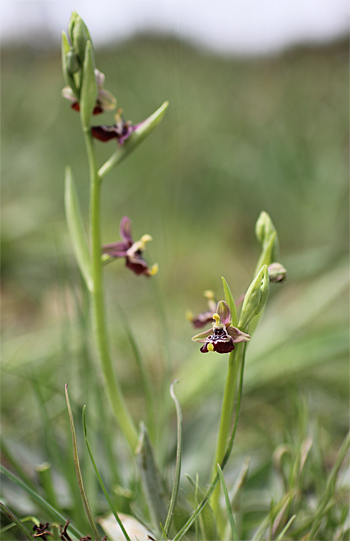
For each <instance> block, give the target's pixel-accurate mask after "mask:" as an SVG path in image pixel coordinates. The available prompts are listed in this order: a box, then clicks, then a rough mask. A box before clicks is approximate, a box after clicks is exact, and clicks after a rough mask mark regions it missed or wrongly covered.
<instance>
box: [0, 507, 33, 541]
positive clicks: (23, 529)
mask: <svg viewBox="0 0 350 541" xmlns="http://www.w3.org/2000/svg"><path fill="white" fill-rule="evenodd" d="M0 510H1V511H2V512H3V513H4V515H6V516H7V517H8V518H9V519H10V520H12V522H13V523H14V524H16V526H17V528H18V529H19V530H20V531H21V532H22V533H23V534H24V535H25V536H26V538H27V539H30V540H31V541H35V538H34V536H33V535H32V534H31V532H30V531H29V530H28V528H27V526H25V525H24V524H23V522H21V521H20V520H19V518H17V517H16V515H14V514H13V513H12V511H10V510H9V509H8V508H7V507H6V506H5V505H4V504H3V503H1V502H0Z"/></svg>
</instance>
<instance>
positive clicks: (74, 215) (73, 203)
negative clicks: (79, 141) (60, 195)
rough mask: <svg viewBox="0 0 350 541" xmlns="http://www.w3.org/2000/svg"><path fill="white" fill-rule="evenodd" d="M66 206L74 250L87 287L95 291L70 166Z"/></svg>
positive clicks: (66, 186) (67, 171)
mask: <svg viewBox="0 0 350 541" xmlns="http://www.w3.org/2000/svg"><path fill="white" fill-rule="evenodd" d="M65 207H66V218H67V225H68V230H69V234H70V237H71V241H72V245H73V251H74V254H75V257H76V260H77V263H78V266H79V269H80V271H81V273H82V275H83V277H84V279H85V282H86V285H87V288H88V289H89V291H90V292H92V291H93V280H92V269H91V258H90V252H89V248H88V244H87V239H86V235H85V231H84V226H83V220H82V216H81V212H80V208H79V203H78V198H77V194H76V190H75V185H74V180H73V175H72V171H71V168H70V167H67V168H66V182H65Z"/></svg>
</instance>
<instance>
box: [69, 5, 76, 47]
mask: <svg viewBox="0 0 350 541" xmlns="http://www.w3.org/2000/svg"><path fill="white" fill-rule="evenodd" d="M77 17H78V13H77V12H76V11H72V15H71V16H70V19H69V23H68V37H69V40H70V42H71V43H72V44H73V30H74V25H75V20H76V18H77Z"/></svg>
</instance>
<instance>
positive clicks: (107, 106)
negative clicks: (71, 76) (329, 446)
mask: <svg viewBox="0 0 350 541" xmlns="http://www.w3.org/2000/svg"><path fill="white" fill-rule="evenodd" d="M95 78H96V85H97V90H98V94H97V98H96V104H95V107H94V110H93V112H92V114H93V115H99V114H101V113H103V112H104V111H113V109H115V107H116V105H117V100H116V98H115V97H114V96H113V95H112V94H111V93H110V92H108V90H105V89H104V88H103V85H104V82H105V76H104V74H103V73H102V72H101V71H99V70H97V69H95ZM62 96H63V97H64V98H66V99H67V100H69V101H71V102H72V105H71V107H72V109H74V110H75V111H80V105H79V101H78V100H77V98H76V96H75V94H74V92H73V90H72V89H71V87H70V86H65V87H64V88H63V90H62Z"/></svg>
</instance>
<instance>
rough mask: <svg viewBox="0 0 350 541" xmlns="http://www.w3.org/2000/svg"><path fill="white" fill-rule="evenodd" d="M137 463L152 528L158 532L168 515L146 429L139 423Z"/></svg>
mask: <svg viewBox="0 0 350 541" xmlns="http://www.w3.org/2000/svg"><path fill="white" fill-rule="evenodd" d="M137 463H138V466H139V469H140V473H141V480H142V484H143V488H144V491H145V494H146V496H147V500H148V505H149V509H150V513H151V517H152V520H153V523H154V527H155V528H157V529H158V530H159V523H161V524H165V521H166V518H167V514H168V513H167V508H166V503H165V500H164V489H163V486H162V482H161V477H160V474H159V471H158V468H157V466H156V463H155V460H154V455H153V449H152V445H151V442H150V440H149V437H148V432H147V428H146V427H145V425H144V424H143V423H141V435H140V444H139V447H138V449H137Z"/></svg>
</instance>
